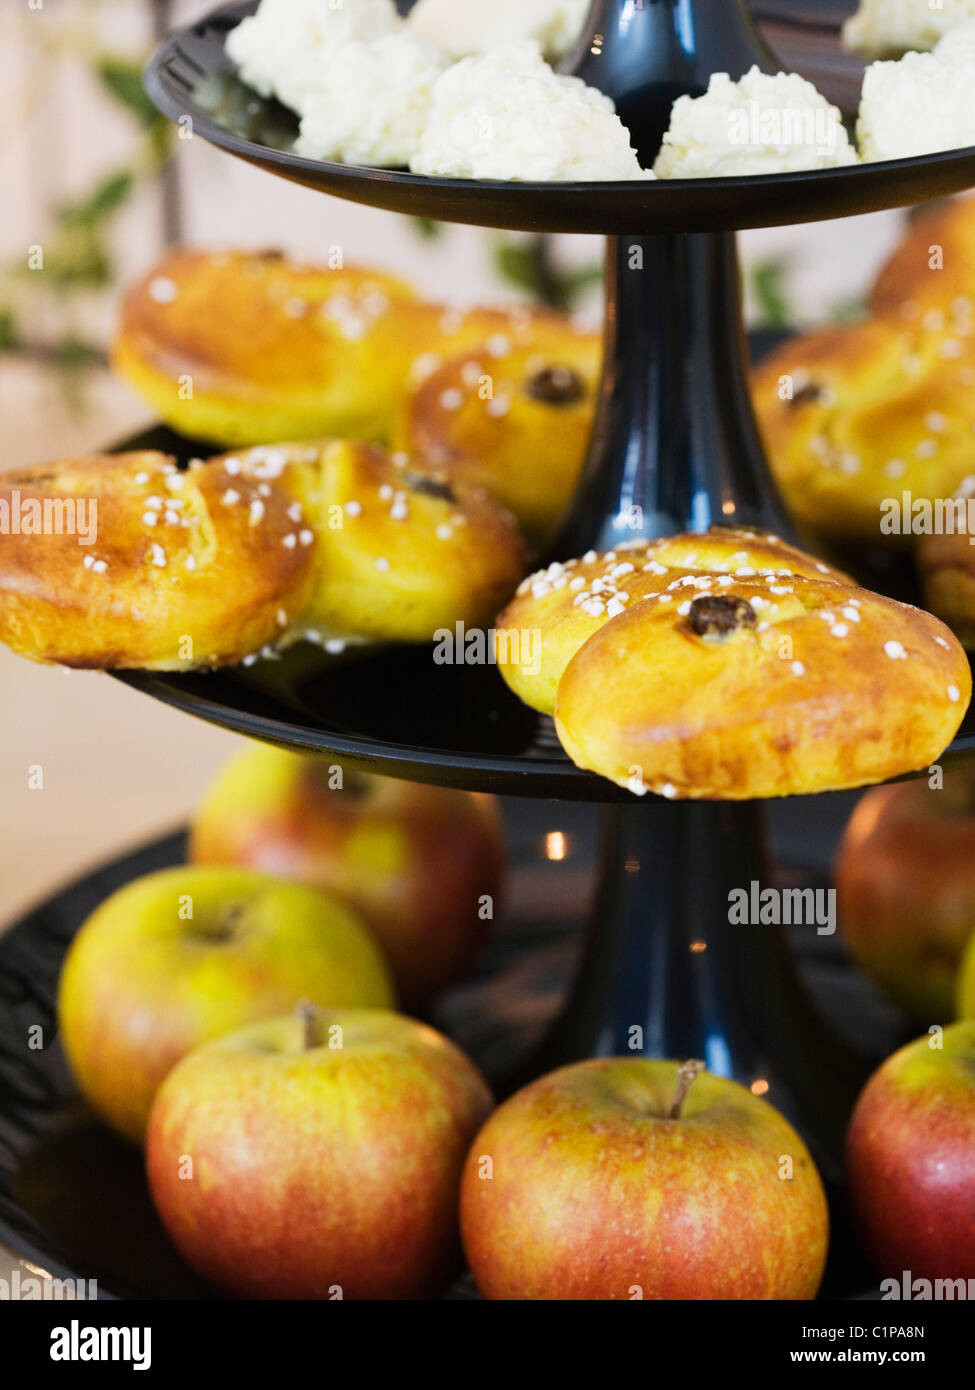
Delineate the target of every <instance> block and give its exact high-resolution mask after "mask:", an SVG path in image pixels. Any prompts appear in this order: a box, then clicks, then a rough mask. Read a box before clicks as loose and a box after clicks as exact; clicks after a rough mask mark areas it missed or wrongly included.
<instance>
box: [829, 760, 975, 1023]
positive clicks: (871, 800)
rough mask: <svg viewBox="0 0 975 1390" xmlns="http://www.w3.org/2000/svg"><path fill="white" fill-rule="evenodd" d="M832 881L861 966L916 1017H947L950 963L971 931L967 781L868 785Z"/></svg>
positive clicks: (973, 804) (973, 837) (972, 828)
mask: <svg viewBox="0 0 975 1390" xmlns="http://www.w3.org/2000/svg"><path fill="white" fill-rule="evenodd" d="M835 878H836V890H837V911H838V916H839V921H840V929H841V932H842V935H843V939H844V941H845V942H846V945H847V946H848V948H849V950H850V953H851V955H852V956H853V958H854V959H855V960H856V962H857V963H858V964H859V965H860V967H861V968H862V970H863V971H864V973H865V974H866V975H868V976H869V977H870V978H871V979H872V980H873V981H874V982H875V983H876V984H877V985H878V986H879V987H880V988H881V989H882V990H883V991H884V993H886V994H887V995H888V996H889V997H890V998H891V999H892V1000H894V1001H895V1002H896V1003H897V1004H899V1005H900V1006H901V1007H902V1008H903V1009H905V1010H906V1011H907V1012H908V1013H910V1014H912V1015H913V1016H914V1017H915V1018H917V1019H919V1020H920V1021H922V1022H924V1023H944V1022H947V1021H950V1020H951V1019H952V1018H954V1016H955V988H956V977H957V974H958V966H959V963H960V961H961V956H962V953H963V951H964V949H965V946H966V943H967V942H968V941H969V940H970V938H971V937H972V935H973V933H975V781H973V779H972V778H971V777H970V776H969V775H967V774H964V775H953V776H949V777H947V778H946V779H945V784H944V788H943V790H940V791H934V790H932V789H931V787H930V786H929V785H928V783H927V782H926V781H923V780H921V781H916V782H904V783H901V784H899V785H897V786H891V787H877V788H875V789H874V790H873V791H869V792H867V794H866V795H865V796H863V797H862V798H861V800H860V802H859V804H858V805H857V809H856V810H855V811H854V813H853V816H852V818H851V819H850V823H849V825H848V826H847V829H846V832H845V834H844V836H843V840H842V843H841V845H840V849H839V853H838V857H837V860H836V865H835Z"/></svg>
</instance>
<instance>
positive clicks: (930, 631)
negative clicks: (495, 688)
mask: <svg viewBox="0 0 975 1390" xmlns="http://www.w3.org/2000/svg"><path fill="white" fill-rule="evenodd" d="M563 581H565V582H564V583H563ZM579 581H582V582H581V583H580V582H579ZM553 595H557V596H558V601H557V602H553ZM570 609H572V610H578V613H579V616H578V618H576V617H574V615H573V614H572V613H570V612H569V610H570ZM498 627H499V634H498V658H499V665H500V667H501V670H502V674H503V675H504V676H505V679H506V680H508V682H509V684H510V685H511V686H512V688H514V689H515V690H516V692H517V693H519V694H521V695H522V698H526V697H527V698H528V703H530V704H532V705H533V706H534V707H535V708H537V709H540V710H543V711H547V710H548V709H549V708H550V707H551V708H552V710H553V713H554V715H555V726H556V730H557V732H558V735H559V738H560V740H561V742H562V744H563V747H564V748H565V750H566V752H567V753H568V754H569V756H570V757H571V758H572V760H573V762H575V763H576V765H577V766H579V767H582V768H585V769H588V770H591V771H593V772H597V773H599V774H600V775H601V776H604V777H607V778H609V779H610V780H611V781H613V782H615V783H617V784H618V785H619V786H622V787H628V788H629V789H630V790H632V791H635V792H643V791H653V792H656V793H658V794H660V795H663V796H666V797H692V798H709V797H710V798H717V799H726V800H750V799H752V798H760V797H773V796H788V795H796V794H803V793H810V792H819V791H835V790H840V789H842V788H847V787H855V786H861V785H864V784H866V783H871V782H877V781H882V780H884V779H886V778H889V777H895V776H898V775H901V774H905V773H908V772H912V771H915V770H917V769H918V768H920V767H926V766H927V765H929V764H930V763H931V762H932V761H934V760H935V758H936V757H937V756H938V755H939V754H940V753H941V752H942V750H943V749H944V748H945V746H946V745H947V744H948V743H949V742H950V740H951V738H952V737H953V735H954V734H955V732H956V731H957V729H958V727H959V725H960V723H961V720H962V716H963V715H964V712H965V710H966V708H967V706H968V702H969V699H970V697H971V674H970V671H969V666H968V661H967V659H966V658H965V654H964V652H963V651H962V649H961V647H960V646H959V645H958V643H957V642H956V641H955V639H954V638H953V637H952V635H951V633H950V632H949V631H948V629H947V628H945V627H944V626H943V624H941V623H940V622H938V621H937V619H935V618H932V617H929V616H928V615H927V614H926V613H922V612H920V611H919V610H917V609H914V608H909V607H907V606H906V605H904V604H899V603H895V602H894V601H893V600H891V599H886V598H882V597H880V596H878V595H876V594H872V593H869V592H868V591H866V590H864V589H859V588H857V587H856V586H854V585H852V584H850V583H849V582H847V581H845V580H844V578H843V576H842V575H839V574H838V573H837V572H836V571H831V570H829V569H828V567H825V566H821V565H820V563H819V562H817V561H814V560H812V559H810V558H809V557H803V556H802V555H801V552H796V551H794V550H792V548H791V547H787V546H784V545H782V544H781V543H779V542H777V541H775V540H773V539H771V538H767V537H759V536H757V535H755V534H754V533H750V532H741V531H724V530H714V531H710V532H708V533H707V534H706V535H705V536H703V537H701V536H681V537H674V538H673V539H671V540H668V541H663V542H658V543H656V544H652V545H649V546H648V545H646V544H645V543H642V542H641V543H638V544H636V545H634V546H632V547H622V548H619V549H618V550H617V551H613V552H609V553H607V554H606V555H603V556H601V557H594V556H591V557H587V558H586V560H585V561H584V562H583V564H582V566H580V564H579V563H578V562H569V563H568V564H566V565H564V566H559V567H552V568H550V569H549V570H548V571H545V572H543V573H542V574H540V575H537V576H534V577H533V578H531V579H529V580H527V581H525V585H524V586H523V588H522V590H521V592H520V593H519V595H518V597H517V598H516V599H515V600H514V602H513V603H512V604H511V605H510V606H509V608H508V609H507V610H506V611H505V613H504V614H502V616H501V618H500V619H499V622H498ZM533 629H540V630H541V632H542V651H543V660H542V663H541V670H540V671H539V672H538V673H536V674H533V673H532V672H531V671H530V670H528V669H526V668H525V667H524V666H519V665H517V663H512V662H511V661H510V659H503V658H504V657H505V656H506V655H507V654H508V653H510V651H511V650H513V649H514V650H522V649H523V647H524V644H520V643H519V644H516V643H515V642H514V641H513V638H514V637H515V635H516V634H519V633H520V632H523V631H525V630H533ZM553 685H554V698H553V688H552V687H553Z"/></svg>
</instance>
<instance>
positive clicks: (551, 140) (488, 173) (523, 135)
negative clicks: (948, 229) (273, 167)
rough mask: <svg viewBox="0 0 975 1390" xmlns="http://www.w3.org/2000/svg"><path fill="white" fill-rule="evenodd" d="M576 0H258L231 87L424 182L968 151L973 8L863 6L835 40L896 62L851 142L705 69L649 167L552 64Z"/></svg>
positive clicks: (782, 84) (973, 127) (879, 65)
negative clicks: (241, 84)
mask: <svg viewBox="0 0 975 1390" xmlns="http://www.w3.org/2000/svg"><path fill="white" fill-rule="evenodd" d="M587 8H588V5H587V0H492V3H491V4H490V5H473V4H459V3H457V0H420V3H419V4H418V5H416V6H415V7H414V8H413V10H412V11H411V13H410V15H409V16H408V17H407V19H405V20H404V19H401V18H400V17H399V15H398V14H397V12H396V9H395V6H394V5H393V0H344V3H343V4H342V5H340V6H339V7H337V8H333V7H332V4H331V0H262V3H261V5H260V7H259V9H258V11H257V13H256V14H255V15H253V16H250V17H249V18H247V19H245V20H243V21H242V22H241V24H239V25H238V26H237V28H235V29H233V30H232V31H231V32H230V34H229V35H228V38H227V53H228V55H229V56H230V57H231V58H232V59H233V61H234V62H235V63H236V64H237V67H238V69H239V71H240V75H241V77H242V78H243V79H244V80H245V81H246V82H248V83H250V85H251V86H253V87H254V88H255V89H256V90H257V91H259V92H260V93H261V94H262V95H265V96H268V95H273V96H276V97H277V98H278V99H279V100H280V101H282V102H284V103H285V105H287V106H290V107H291V108H292V109H293V110H294V111H296V112H297V113H298V114H299V115H300V116H301V127H300V132H299V136H298V140H297V142H296V145H295V149H296V151H297V152H298V153H299V154H302V155H305V156H306V157H307V158H310V159H320V160H328V161H334V162H339V163H346V164H358V165H367V166H368V165H372V166H378V167H381V168H405V167H408V168H410V169H411V170H412V171H413V172H414V173H417V174H425V175H431V176H435V177H439V178H465V179H500V180H522V181H532V182H567V181H573V182H575V181H579V182H583V181H589V180H600V181H611V182H617V181H624V180H631V179H652V178H654V177H657V178H664V179H672V178H683V179H689V178H714V177H724V178H727V177H733V176H750V175H755V174H780V173H790V172H802V171H805V170H813V169H830V168H838V167H842V166H845V165H850V164H855V163H857V162H858V160H859V159H861V158H862V159H864V160H871V161H872V160H885V159H900V158H907V157H910V156H914V155H922V154H928V153H934V152H937V151H941V150H946V149H958V148H962V147H965V146H966V145H969V144H975V107H973V106H972V104H971V102H970V100H969V93H970V92H971V90H972V88H973V86H975V0H946V2H945V4H943V5H941V6H939V7H938V9H937V10H934V9H932V8H931V7H930V5H929V3H928V0H868V2H867V3H865V4H864V5H863V6H862V7H861V12H860V14H858V15H857V16H855V17H854V19H853V20H851V21H850V23H849V24H848V25H847V26H846V29H845V31H844V32H845V37H846V41H847V42H848V43H849V44H850V45H852V46H854V47H857V48H859V49H860V50H862V51H867V52H868V53H870V54H887V53H891V52H893V53H898V52H903V51H904V49H905V48H911V47H912V46H916V47H918V48H926V49H927V48H932V47H933V49H934V51H933V52H923V53H921V52H907V53H906V54H905V56H904V57H903V58H901V59H900V60H899V61H897V62H876V63H873V64H872V65H871V66H870V67H869V68H868V70H867V73H866V76H865V79H864V86H863V98H862V104H861V109H860V116H859V122H858V126H857V136H858V140H859V144H860V149H859V153H858V151H857V149H856V147H855V146H854V144H853V143H852V142H851V140H850V137H849V135H848V133H847V130H846V128H845V126H844V124H843V119H842V116H841V114H840V112H839V110H838V109H837V108H836V107H835V106H832V105H831V104H830V103H829V102H828V101H827V100H826V98H825V97H823V96H822V95H821V93H820V92H818V91H817V90H816V88H815V87H814V86H813V84H812V83H811V82H808V81H806V79H805V78H803V77H800V76H799V75H798V74H797V73H786V72H779V73H774V74H773V73H763V72H761V71H760V70H759V69H758V68H757V67H755V68H752V69H751V71H750V72H747V73H746V74H745V75H744V76H743V77H742V78H741V79H740V80H739V81H737V82H735V81H733V80H732V79H731V77H730V76H729V75H728V74H727V73H715V74H714V75H713V76H712V78H711V81H710V84H709V86H708V90H707V91H706V92H705V93H704V94H703V95H701V96H697V97H691V96H682V97H679V98H678V99H677V101H676V102H675V103H674V107H673V111H672V116H671V122H670V127H669V129H668V131H667V133H666V135H665V136H664V141H663V145H662V148H661V150H660V153H659V155H658V157H657V159H656V161H655V163H654V167H653V170H652V171H651V170H647V169H644V168H642V167H641V164H640V161H639V159H638V157H637V153H636V151H635V150H634V149H633V147H632V144H631V140H630V134H629V131H628V130H627V129H626V127H625V126H624V125H623V123H622V121H621V120H620V119H619V116H618V115H617V113H616V109H615V106H614V103H613V102H612V101H611V99H610V98H609V97H607V96H606V95H604V94H603V93H602V92H599V91H597V90H596V89H595V88H593V87H589V86H588V85H587V84H586V83H584V82H583V81H582V80H581V79H579V78H575V77H570V76H565V75H563V74H560V73H558V72H556V71H555V70H554V68H553V67H552V66H550V63H554V62H557V61H558V60H559V59H560V58H561V57H563V56H564V55H565V54H566V52H568V50H569V49H570V48H571V46H572V43H573V42H574V40H575V39H576V38H577V37H578V35H579V33H580V30H581V26H582V23H583V21H584V18H585V15H586V12H587Z"/></svg>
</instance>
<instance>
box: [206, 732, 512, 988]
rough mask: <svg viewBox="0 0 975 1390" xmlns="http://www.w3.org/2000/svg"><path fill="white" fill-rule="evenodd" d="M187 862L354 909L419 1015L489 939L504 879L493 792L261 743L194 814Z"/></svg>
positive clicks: (225, 772) (245, 753) (243, 754)
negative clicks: (275, 880)
mask: <svg viewBox="0 0 975 1390" xmlns="http://www.w3.org/2000/svg"><path fill="white" fill-rule="evenodd" d="M190 857H191V858H192V859H193V860H194V861H195V862H197V863H202V864H242V865H248V866H250V867H251V868H254V869H263V870H264V871H266V872H267V873H273V874H280V875H281V876H282V877H283V878H293V879H295V880H296V881H298V882H301V883H309V884H312V885H314V886H315V887H318V888H323V889H325V890H326V891H327V892H329V893H334V894H336V896H337V897H340V898H341V899H342V900H343V901H344V902H347V903H349V904H351V906H352V907H354V908H355V910H356V911H357V912H358V913H359V914H360V915H361V916H362V917H363V918H364V919H365V921H366V922H367V923H368V924H369V926H370V927H371V928H372V931H373V934H374V935H375V937H376V939H377V940H378V941H379V942H380V944H381V945H382V947H383V949H384V950H385V952H386V955H387V958H388V959H389V962H390V964H391V966H392V970H393V977H394V979H395V981H396V985H397V990H398V993H399V997H400V999H401V1000H402V1001H403V1003H404V1004H405V1005H407V1006H409V1007H411V1008H414V1007H418V1006H419V1005H422V1004H423V1003H424V1002H425V1001H426V1000H427V999H429V998H430V997H431V995H433V994H435V993H436V991H437V990H439V989H442V988H443V987H444V986H445V985H447V984H449V983H450V982H451V981H452V980H454V979H456V978H457V977H458V976H459V975H461V974H462V973H463V971H464V970H465V969H466V967H467V966H468V965H469V963H470V961H471V960H472V959H473V957H474V955H475V954H476V953H477V951H478V950H479V949H480V947H481V946H482V945H483V944H484V942H485V940H486V938H487V936H488V934H489V932H490V929H491V923H492V921H493V920H494V919H496V917H497V915H498V910H499V903H500V896H501V892H502V887H503V875H504V839H503V834H502V829H501V817H500V814H499V811H498V807H497V803H496V802H495V800H494V798H493V797H489V796H482V795H479V794H477V793H475V792H459V791H450V790H447V789H445V788H443V787H425V786H417V785H415V784H414V783H411V782H403V781H398V780H393V779H391V778H386V777H375V776H372V775H370V774H367V773H361V772H356V771H353V770H351V769H348V768H342V767H340V766H338V765H335V764H330V763H329V762H327V761H326V760H325V759H322V758H309V757H304V756H302V755H300V754H297V753H286V752H282V751H281V750H279V749H276V748H271V747H267V746H264V745H260V744H255V745H254V746H252V747H248V748H245V749H244V750H243V751H242V752H241V753H240V754H239V755H238V756H237V757H236V758H234V759H233V760H232V761H231V762H230V763H229V764H228V765H227V767H226V768H224V769H223V771H222V772H221V773H220V774H219V775H218V776H217V778H216V780H215V781H214V783H213V785H212V787H211V788H210V790H209V792H208V793H207V795H206V797H205V798H204V800H203V803H202V804H201V806H200V808H199V810H198V812H197V815H196V818H195V822H194V825H193V828H192V833H191V836H190Z"/></svg>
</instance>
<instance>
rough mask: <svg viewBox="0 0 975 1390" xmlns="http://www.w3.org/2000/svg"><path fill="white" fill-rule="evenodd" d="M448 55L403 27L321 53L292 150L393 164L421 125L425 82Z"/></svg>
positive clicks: (403, 160)
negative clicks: (313, 82) (402, 28)
mask: <svg viewBox="0 0 975 1390" xmlns="http://www.w3.org/2000/svg"><path fill="white" fill-rule="evenodd" d="M449 62H450V59H449V58H447V56H446V55H445V54H443V53H441V52H440V50H439V49H436V48H433V47H431V45H430V44H427V43H424V42H423V41H422V40H421V39H418V38H416V37H415V36H414V35H413V34H410V33H407V32H406V31H405V30H402V31H399V32H397V33H394V34H387V35H385V36H384V37H383V38H381V39H376V40H374V41H373V42H372V43H357V42H352V43H345V44H341V45H340V46H338V47H336V48H335V49H333V50H332V51H331V52H330V53H329V54H328V55H327V57H323V58H322V60H321V62H320V64H319V66H318V71H317V74H316V78H315V84H314V86H312V87H311V88H310V89H309V90H308V91H307V92H306V93H305V97H304V115H303V117H302V121H301V132H300V134H299V136H298V140H297V141H296V143H295V151H296V152H297V153H298V154H303V155H306V156H307V157H308V158H309V159H324V160H335V161H338V162H339V163H343V164H367V165H373V166H378V167H380V168H398V167H405V166H406V165H408V164H409V162H410V159H411V158H412V157H413V155H414V154H415V152H416V150H417V148H418V147H419V144H420V139H421V136H422V135H423V131H424V129H425V128H426V123H427V116H428V113H429V109H430V101H431V97H432V94H433V86H434V83H435V82H436V80H437V78H438V77H439V76H440V74H441V73H442V72H443V71H444V69H445V68H446V67H447V66H448V64H449Z"/></svg>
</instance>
